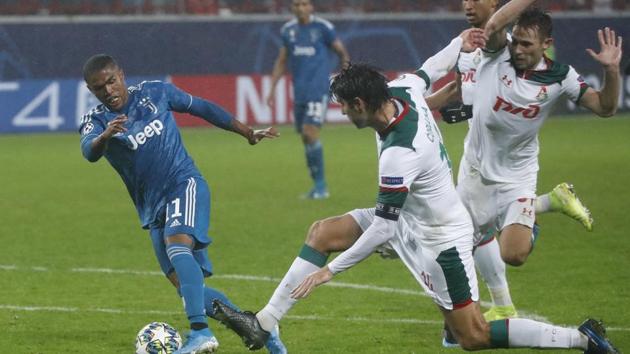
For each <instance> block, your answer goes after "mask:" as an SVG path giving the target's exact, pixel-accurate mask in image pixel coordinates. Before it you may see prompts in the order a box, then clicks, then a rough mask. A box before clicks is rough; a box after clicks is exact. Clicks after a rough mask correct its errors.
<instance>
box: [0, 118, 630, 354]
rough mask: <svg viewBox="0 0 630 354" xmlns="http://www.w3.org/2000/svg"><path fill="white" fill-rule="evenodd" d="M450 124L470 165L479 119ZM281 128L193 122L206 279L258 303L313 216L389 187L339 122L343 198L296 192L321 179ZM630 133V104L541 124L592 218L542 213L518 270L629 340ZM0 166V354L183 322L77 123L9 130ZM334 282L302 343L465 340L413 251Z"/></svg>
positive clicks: (81, 345) (330, 143) (531, 310)
mask: <svg viewBox="0 0 630 354" xmlns="http://www.w3.org/2000/svg"><path fill="white" fill-rule="evenodd" d="M441 130H442V133H443V135H444V139H445V141H446V145H447V148H448V150H449V152H450V155H451V159H452V160H453V162H454V163H456V164H457V162H458V161H459V158H460V156H461V150H462V141H463V137H464V134H465V130H466V125H465V124H459V125H454V126H449V125H445V124H441ZM281 132H282V137H281V138H280V139H278V140H276V141H265V142H263V143H262V144H261V145H259V146H254V147H251V146H249V145H248V144H247V143H246V141H245V140H244V139H242V138H240V137H238V136H235V135H233V134H229V133H226V132H221V131H219V130H218V129H199V130H184V132H183V138H184V142H185V144H186V146H187V148H188V151H189V152H190V153H191V155H192V156H193V158H194V159H195V161H196V163H197V166H198V167H199V168H200V169H201V171H202V173H203V174H204V175H205V176H206V178H207V180H208V182H209V185H210V188H211V190H212V219H211V220H212V221H211V234H212V236H213V237H214V240H215V242H214V244H213V245H212V246H211V247H210V251H209V252H210V255H211V258H212V260H213V262H214V267H215V273H216V276H215V277H213V278H210V279H207V280H206V283H207V284H209V285H211V286H214V287H217V288H219V289H222V290H223V291H225V292H226V293H227V294H228V296H230V297H231V298H232V300H233V301H234V302H236V303H237V304H238V305H240V306H241V307H242V308H244V309H251V310H258V309H260V308H261V307H262V306H263V305H264V304H265V303H266V301H267V299H268V298H269V296H270V295H271V293H272V292H273V290H274V289H275V286H276V284H277V281H278V279H279V278H280V277H282V276H283V275H284V273H285V271H286V269H287V268H288V266H289V265H290V263H291V262H292V260H293V259H294V257H295V256H296V255H297V252H298V251H299V249H300V247H301V245H302V244H303V241H304V237H305V233H306V231H307V229H308V227H309V226H310V224H311V223H312V222H313V221H315V220H317V219H320V218H323V217H326V216H332V215H338V214H342V213H344V212H346V211H348V210H351V209H353V208H356V207H371V206H373V204H374V201H375V196H376V192H377V187H376V173H377V171H376V148H375V144H374V133H373V131H371V130H368V129H365V130H362V131H357V130H356V129H354V128H353V127H351V126H350V125H329V126H326V127H325V129H324V130H323V132H322V140H323V143H324V148H325V161H326V173H327V175H328V178H329V184H330V191H331V194H332V196H331V198H330V199H328V200H324V201H305V200H300V199H298V196H299V195H300V194H301V193H303V192H305V191H306V190H307V189H308V188H309V184H310V182H309V178H308V176H307V172H306V167H305V162H304V157H303V150H302V147H301V143H300V141H299V138H298V136H297V135H296V134H294V133H293V131H292V130H291V129H290V128H289V127H283V128H282V129H281ZM629 135H630V117H628V116H627V115H626V116H622V115H620V116H618V117H616V118H612V119H608V120H603V119H595V118H586V117H577V118H566V119H551V120H549V121H548V122H547V123H546V124H545V126H544V127H543V129H542V132H541V151H542V153H541V156H540V165H541V171H540V173H539V180H538V182H539V183H538V189H539V192H541V193H542V192H547V191H549V190H550V189H551V188H553V187H554V186H555V185H556V184H557V183H559V182H562V181H569V182H572V183H573V184H574V185H575V187H576V190H577V192H578V195H579V196H580V197H581V199H582V200H583V201H584V202H585V203H586V204H587V206H589V207H590V208H591V210H592V212H593V215H594V217H595V222H596V224H595V230H594V231H593V232H592V233H588V232H586V231H585V230H584V229H583V228H582V227H581V225H579V224H578V223H576V222H574V221H573V220H570V219H568V218H567V217H565V216H562V215H559V214H546V215H542V216H540V218H539V220H540V223H541V226H542V233H541V237H540V239H539V241H538V243H537V245H536V249H535V251H534V253H533V254H532V255H531V257H530V259H529V260H528V262H527V263H526V264H525V266H523V267H520V268H513V267H512V268H509V274H508V277H509V281H510V286H511V290H512V296H513V299H514V302H515V304H516V305H517V307H518V308H519V310H521V312H522V313H523V314H526V315H528V316H539V318H544V319H546V320H548V321H552V322H555V323H559V324H567V325H572V326H577V325H578V324H579V323H581V321H582V320H583V319H584V318H586V317H587V316H593V317H596V318H602V319H604V320H605V321H606V323H607V325H608V326H609V327H611V329H610V331H609V336H610V337H611V338H612V339H613V341H614V342H615V343H616V344H617V345H618V346H619V347H620V349H622V350H626V351H627V350H630V286H629V285H628V284H630V240H629V239H628V234H627V229H626V225H625V224H624V220H626V221H627V220H628V219H629V218H628V215H630V214H629V211H628V210H629V208H628V201H629V199H630V193H629V192H628V185H629V182H630V143H629V142H630V140H629V139H630V138H629ZM0 168H1V172H0V186H1V187H0V235H1V236H0V237H1V240H2V247H1V248H0V249H1V250H2V256H1V257H0V279H1V280H0V333H1V334H2V335H0V352H1V353H12V354H22V353H29V354H35V353H38V354H44V353H45V354H56V353H132V352H133V342H134V338H135V335H136V332H137V331H138V330H139V329H140V328H141V327H143V326H144V325H145V324H146V323H148V322H151V321H165V322H169V323H171V324H172V325H174V326H175V327H177V328H179V329H180V330H181V331H182V332H183V331H184V329H185V327H186V320H185V315H184V313H183V311H182V305H181V301H180V300H179V298H178V297H177V296H176V293H175V291H174V289H173V288H172V287H171V285H170V284H169V283H168V282H167V281H166V280H165V279H164V278H163V277H162V276H161V275H160V274H159V273H158V272H159V268H158V266H157V263H156V262H155V260H154V256H153V253H152V249H151V246H150V242H149V238H148V235H147V233H146V232H145V231H143V230H141V229H140V228H139V225H138V220H137V216H136V214H135V210H134V209H133V206H132V204H131V202H130V199H129V197H128V195H127V192H126V190H125V188H124V186H123V184H122V182H121V181H120V179H119V177H118V176H117V175H116V174H115V172H114V171H113V169H112V168H111V167H110V166H109V165H108V164H107V163H106V161H104V160H103V161H100V162H98V163H96V164H90V163H88V162H87V161H85V160H84V159H83V158H82V157H81V154H80V149H79V136H78V134H48V135H9V136H0ZM455 171H456V169H455ZM335 281H336V282H338V283H340V284H337V285H339V286H324V287H321V288H319V289H317V290H316V291H315V293H314V294H313V295H312V296H311V297H310V298H308V299H306V300H304V301H301V302H300V303H298V305H297V306H295V307H294V309H293V310H292V311H291V312H290V316H289V317H287V318H285V320H283V322H282V324H281V331H282V337H283V339H284V341H285V343H286V344H287V346H288V348H289V352H291V353H441V352H444V353H451V352H453V353H454V352H459V350H458V349H455V350H443V349H442V348H441V346H440V341H441V338H440V335H441V327H442V326H441V316H440V314H439V312H438V310H437V308H436V307H435V305H433V303H432V302H431V300H429V299H428V298H427V297H425V296H422V295H421V294H420V292H421V289H420V287H419V286H418V285H417V284H416V283H415V281H414V280H413V279H412V277H411V275H410V274H409V273H408V271H407V270H406V269H405V268H404V267H403V266H402V264H401V263H400V262H398V261H386V260H381V259H380V258H379V257H370V258H369V259H367V260H366V261H364V262H363V263H362V264H360V265H358V266H356V267H355V268H353V269H352V270H350V271H348V272H346V273H344V274H341V275H339V276H338V277H336V279H335ZM351 285H367V286H366V287H363V288H360V287H352V286H351ZM481 288H482V298H483V300H488V295H487V291H485V285H482V286H481ZM210 323H211V326H212V328H213V329H214V330H215V333H216V335H217V337H218V339H219V341H220V343H221V347H220V349H219V350H220V353H247V352H248V351H247V350H246V349H245V348H244V346H243V345H242V344H241V343H240V340H239V339H238V338H237V337H236V336H235V335H234V334H233V333H231V332H229V331H228V330H227V329H225V328H223V327H221V326H219V325H218V324H217V323H214V322H212V321H211V322H210ZM516 352H517V353H529V352H530V351H529V350H520V351H516ZM558 352H563V351H558Z"/></svg>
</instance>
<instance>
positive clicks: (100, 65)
mask: <svg viewBox="0 0 630 354" xmlns="http://www.w3.org/2000/svg"><path fill="white" fill-rule="evenodd" d="M112 65H113V66H114V67H118V63H117V62H116V59H114V58H113V57H112V56H111V55H107V54H96V55H93V56H92V57H90V59H88V60H87V61H86V62H85V64H83V79H84V80H85V81H87V80H88V78H89V77H90V75H92V74H93V73H95V72H97V71H101V70H103V69H105V68H106V67H108V66H112Z"/></svg>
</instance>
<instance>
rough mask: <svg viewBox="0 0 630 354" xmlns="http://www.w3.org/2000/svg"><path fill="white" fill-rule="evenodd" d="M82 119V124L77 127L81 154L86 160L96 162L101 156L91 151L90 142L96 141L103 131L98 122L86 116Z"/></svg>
mask: <svg viewBox="0 0 630 354" xmlns="http://www.w3.org/2000/svg"><path fill="white" fill-rule="evenodd" d="M83 119H84V120H82V122H83V123H82V124H81V126H80V127H79V132H80V133H81V152H82V153H83V157H85V159H86V160H88V161H90V162H96V161H98V160H99V159H100V158H101V156H102V155H100V154H97V153H95V152H94V151H93V150H92V141H93V140H94V139H96V138H97V137H98V136H99V135H100V134H101V133H102V132H103V131H104V130H105V129H103V127H102V126H101V124H100V123H99V122H98V121H96V120H93V119H92V118H91V117H89V116H87V115H86V116H85V117H84V118H83Z"/></svg>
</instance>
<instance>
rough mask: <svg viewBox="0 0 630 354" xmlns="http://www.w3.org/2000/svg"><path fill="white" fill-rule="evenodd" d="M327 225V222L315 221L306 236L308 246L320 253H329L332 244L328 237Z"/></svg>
mask: <svg viewBox="0 0 630 354" xmlns="http://www.w3.org/2000/svg"><path fill="white" fill-rule="evenodd" d="M325 223H326V221H325V220H317V221H315V222H314V223H313V224H312V225H311V227H310V228H309V230H308V235H307V236H306V244H307V245H309V246H311V247H313V248H314V249H316V250H318V251H320V252H327V251H328V249H329V248H330V243H331V242H330V241H331V240H330V239H329V237H327V236H326V232H325V229H326V226H325Z"/></svg>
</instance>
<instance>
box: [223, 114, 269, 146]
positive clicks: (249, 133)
mask: <svg viewBox="0 0 630 354" xmlns="http://www.w3.org/2000/svg"><path fill="white" fill-rule="evenodd" d="M232 130H233V131H234V132H236V133H238V134H240V135H242V136H243V137H245V138H246V139H247V142H249V144H250V145H256V144H258V143H259V142H260V141H261V140H263V139H265V138H266V139H275V138H277V137H279V136H280V133H279V132H278V131H277V130H276V128H274V127H268V128H265V129H252V128H250V127H249V126H247V125H245V124H243V123H241V122H239V121H238V120H236V119H234V120H233V123H232Z"/></svg>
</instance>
